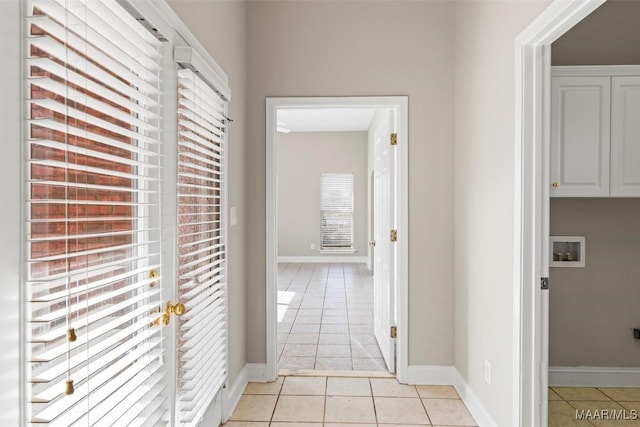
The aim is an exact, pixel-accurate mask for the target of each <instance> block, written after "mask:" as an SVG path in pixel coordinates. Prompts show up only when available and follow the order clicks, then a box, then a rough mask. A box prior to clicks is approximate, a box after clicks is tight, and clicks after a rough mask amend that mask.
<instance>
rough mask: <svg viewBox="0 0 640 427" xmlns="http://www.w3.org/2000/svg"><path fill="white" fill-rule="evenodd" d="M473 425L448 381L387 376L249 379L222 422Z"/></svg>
mask: <svg viewBox="0 0 640 427" xmlns="http://www.w3.org/2000/svg"><path fill="white" fill-rule="evenodd" d="M402 425H407V426H408V425H414V426H475V425H476V423H475V421H474V419H473V417H472V416H471V414H470V413H469V411H468V410H467V408H466V406H465V405H464V403H463V402H462V400H460V397H459V396H458V394H457V393H456V391H455V389H454V388H453V387H452V386H408V385H402V384H399V383H398V382H397V381H396V380H395V379H392V378H345V377H324V376H319V377H302V376H287V377H279V378H278V380H277V381H276V382H273V383H266V384H258V383H250V384H249V385H248V386H247V388H246V390H245V392H244V394H243V395H242V398H241V399H240V402H239V403H238V406H237V407H236V409H235V411H234V412H233V415H232V416H231V419H230V421H229V422H227V424H226V427H399V426H402Z"/></svg>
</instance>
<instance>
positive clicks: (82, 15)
mask: <svg viewBox="0 0 640 427" xmlns="http://www.w3.org/2000/svg"><path fill="white" fill-rule="evenodd" d="M69 3H70V2H69ZM25 4H26V11H27V14H28V17H27V19H25V21H24V22H25V26H26V27H27V28H26V29H25V30H26V33H27V34H28V37H27V40H26V44H25V46H28V48H27V49H25V51H26V52H28V59H27V61H28V64H29V66H28V67H24V72H25V75H24V79H25V82H26V83H25V86H26V87H27V89H28V90H27V91H25V93H27V92H28V96H29V99H28V103H27V104H26V106H25V107H26V108H25V110H26V114H27V118H28V123H29V126H28V127H27V126H25V129H27V133H26V138H25V140H24V142H23V144H24V146H27V147H28V149H24V150H23V153H24V156H25V164H26V166H25V168H24V169H25V172H26V174H28V177H27V179H26V181H25V183H24V185H25V189H26V191H25V194H29V197H28V199H27V200H26V203H27V206H26V209H25V210H24V211H23V212H24V215H25V216H26V218H24V223H23V227H24V229H25V231H26V237H27V238H26V246H25V248H24V250H23V254H24V255H25V257H24V260H25V265H24V267H23V271H24V273H25V274H24V278H25V283H24V284H23V285H24V286H23V288H24V289H25V294H24V300H25V304H24V306H23V307H24V314H23V317H22V319H23V330H24V334H25V337H26V339H25V342H24V348H23V352H22V354H23V355H24V357H25V359H26V361H27V363H25V364H23V366H24V367H25V373H24V377H25V379H26V381H25V384H24V391H25V401H26V409H25V417H26V422H27V423H29V425H31V424H38V425H45V424H46V425H48V426H65V427H66V426H89V425H90V426H93V427H98V426H129V425H131V426H133V425H137V426H142V425H146V426H156V425H158V426H160V425H162V426H164V425H166V424H167V423H169V422H170V421H171V411H172V399H171V389H172V383H173V381H172V375H171V371H172V365H171V363H167V361H169V362H170V358H171V355H172V354H173V348H174V346H173V344H172V337H173V329H172V328H173V327H174V325H175V321H171V327H169V328H164V327H163V324H164V323H166V322H162V319H163V317H162V314H163V313H164V311H163V310H164V309H165V308H166V303H167V301H168V300H169V299H171V298H172V297H173V283H172V281H171V277H172V275H171V274H169V273H167V271H166V269H165V268H164V266H165V264H166V263H168V262H169V263H170V260H169V259H167V257H166V256H163V249H165V247H164V246H163V245H161V233H162V221H161V215H160V203H159V200H160V199H161V194H160V191H161V188H160V185H159V181H160V176H159V170H160V169H161V168H159V165H160V161H161V153H162V149H161V147H160V142H161V140H160V139H159V138H157V137H156V136H157V134H158V130H157V124H156V123H157V119H156V117H157V113H158V111H160V110H161V105H160V104H159V102H158V101H157V99H158V98H159V97H157V96H156V93H159V92H160V89H159V86H158V81H157V80H158V79H157V74H158V69H159V67H160V64H158V63H156V61H157V59H156V58H160V57H161V56H160V55H159V51H160V50H161V49H162V44H161V43H160V42H159V41H158V40H157V39H156V38H155V37H154V36H153V35H151V34H150V33H149V32H148V31H146V30H145V29H144V28H143V27H142V26H141V24H140V23H139V22H138V21H137V20H136V19H135V18H134V17H132V16H131V15H130V14H128V12H126V11H125V10H124V9H123V8H122V7H120V6H119V5H118V4H116V3H112V2H97V1H95V2H86V4H82V5H80V4H77V5H76V4H75V3H74V4H73V5H70V4H67V3H64V2H63V4H58V3H57V2H46V1H36V2H25ZM99 16H105V17H107V19H108V21H109V23H110V25H108V26H107V25H104V26H100V28H95V27H93V25H94V24H96V23H97V22H98V21H99V19H98V18H97V17H99ZM142 58H144V60H141V59H142ZM105 70H109V72H108V73H106V72H105ZM150 93H151V94H153V96H150V95H149V94H150ZM123 94H125V95H123ZM13 142H14V143H17V141H13ZM14 226H18V224H14ZM159 311H162V312H159ZM166 318H169V315H167V316H166ZM157 319H160V321H158V322H156V320H157ZM16 351H17V350H16ZM16 392H18V391H16Z"/></svg>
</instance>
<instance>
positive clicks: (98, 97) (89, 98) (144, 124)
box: [28, 58, 158, 135]
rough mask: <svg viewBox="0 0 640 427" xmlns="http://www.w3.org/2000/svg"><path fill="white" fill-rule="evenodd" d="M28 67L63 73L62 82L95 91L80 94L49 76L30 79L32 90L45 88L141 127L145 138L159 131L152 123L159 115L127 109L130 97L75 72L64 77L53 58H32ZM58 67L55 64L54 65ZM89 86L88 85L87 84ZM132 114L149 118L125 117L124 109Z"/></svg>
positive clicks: (136, 109) (51, 72)
mask: <svg viewBox="0 0 640 427" xmlns="http://www.w3.org/2000/svg"><path fill="white" fill-rule="evenodd" d="M28 62H29V64H30V65H33V66H37V67H39V68H42V69H43V70H45V71H46V72H48V73H49V75H56V76H58V73H59V74H62V75H63V76H64V77H63V76H58V77H59V78H61V79H66V80H67V82H68V83H71V84H73V85H76V86H82V87H84V88H85V89H86V90H87V91H88V92H92V93H93V94H94V95H87V94H85V93H82V92H80V91H77V90H75V89H73V88H70V87H68V86H67V85H65V84H63V83H60V82H58V81H56V80H53V79H52V78H50V77H38V76H35V77H32V78H30V79H28V81H29V83H30V84H31V85H32V87H35V88H40V89H44V90H46V91H49V92H51V93H53V94H55V95H58V96H60V97H66V98H67V100H68V101H72V102H75V103H76V104H81V105H84V106H86V107H89V108H91V109H94V110H98V111H102V112H104V113H105V114H107V115H109V117H113V118H116V119H118V120H120V121H122V122H124V123H127V124H129V125H131V126H138V127H139V128H140V133H141V134H142V135H146V132H150V131H157V130H158V128H157V127H156V126H154V125H153V124H151V123H150V122H151V120H155V119H157V116H156V115H155V114H154V113H148V112H146V114H145V111H144V109H143V108H142V107H138V106H137V105H133V106H131V107H130V106H128V103H129V101H130V99H131V98H126V97H124V96H122V95H120V94H118V93H116V92H112V91H109V90H108V89H107V88H105V87H104V86H101V85H99V84H97V83H95V82H93V81H92V80H89V79H86V78H82V77H78V78H74V77H75V76H79V75H78V74H76V73H75V72H73V71H68V72H66V74H65V70H66V69H65V68H64V67H62V66H60V65H58V64H56V63H55V62H53V61H52V60H51V59H48V58H31V59H29V61H28ZM52 64H55V65H52ZM57 67H62V70H59V69H58V68H57ZM84 83H86V84H84ZM107 99H108V100H109V101H110V102H111V103H112V104H116V106H117V107H119V108H121V109H119V108H116V107H114V106H113V105H110V104H107V103H106V102H105V100H107ZM125 109H128V110H127V111H133V112H135V113H136V114H139V115H140V117H142V118H145V119H147V120H146V121H145V120H142V119H139V118H138V117H136V116H135V115H131V114H129V115H128V114H125V112H124V110H125Z"/></svg>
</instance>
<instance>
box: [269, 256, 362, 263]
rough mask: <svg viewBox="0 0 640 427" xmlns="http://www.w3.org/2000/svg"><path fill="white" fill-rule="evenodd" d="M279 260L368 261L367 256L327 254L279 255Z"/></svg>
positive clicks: (305, 261)
mask: <svg viewBox="0 0 640 427" xmlns="http://www.w3.org/2000/svg"><path fill="white" fill-rule="evenodd" d="M278 262H295V263H314V264H320V263H325V262H330V263H334V264H335V263H346V262H348V263H366V262H367V257H366V256H353V255H325V256H279V257H278Z"/></svg>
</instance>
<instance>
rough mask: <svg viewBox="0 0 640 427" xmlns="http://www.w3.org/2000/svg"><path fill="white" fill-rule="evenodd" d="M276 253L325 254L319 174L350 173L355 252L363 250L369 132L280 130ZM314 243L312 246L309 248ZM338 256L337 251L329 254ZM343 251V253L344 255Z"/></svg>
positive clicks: (357, 254) (286, 254) (360, 255)
mask: <svg viewBox="0 0 640 427" xmlns="http://www.w3.org/2000/svg"><path fill="white" fill-rule="evenodd" d="M276 143H277V149H278V160H277V162H278V204H277V207H278V255H279V256H323V254H321V253H319V252H318V251H319V249H320V175H321V174H323V173H352V174H353V187H354V195H353V203H354V206H353V235H354V248H355V250H356V253H355V254H353V255H351V254H349V255H348V256H359V257H362V256H365V255H366V253H367V132H293V133H288V134H284V133H278V137H277V141H276ZM311 243H314V244H315V245H316V249H313V250H312V249H310V244H311ZM327 255H328V256H336V254H335V253H334V254H327ZM345 256H347V255H345Z"/></svg>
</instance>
